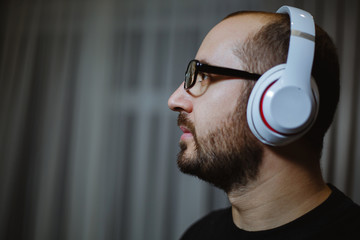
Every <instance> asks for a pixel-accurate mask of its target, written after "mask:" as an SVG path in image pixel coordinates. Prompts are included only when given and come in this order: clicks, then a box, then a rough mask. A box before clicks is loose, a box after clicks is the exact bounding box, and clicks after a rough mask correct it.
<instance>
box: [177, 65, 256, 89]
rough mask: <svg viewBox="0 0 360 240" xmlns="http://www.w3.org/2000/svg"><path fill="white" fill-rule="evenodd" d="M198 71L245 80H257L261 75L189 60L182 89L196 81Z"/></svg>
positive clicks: (190, 86) (191, 85)
mask: <svg viewBox="0 0 360 240" xmlns="http://www.w3.org/2000/svg"><path fill="white" fill-rule="evenodd" d="M199 72H204V73H213V74H217V75H223V76H230V77H238V78H242V79H246V80H254V81H256V80H258V79H259V78H260V77H261V75H260V74H256V73H249V72H246V71H241V70H237V69H232V68H225V67H217V66H211V65H208V64H204V63H201V62H200V61H198V60H195V59H194V60H191V61H190V62H189V65H188V67H187V69H186V72H185V81H184V89H185V90H189V89H190V88H192V87H193V86H194V85H195V83H196V78H197V75H198V73H199Z"/></svg>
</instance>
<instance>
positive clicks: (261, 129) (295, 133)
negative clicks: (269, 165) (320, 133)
mask: <svg viewBox="0 0 360 240" xmlns="http://www.w3.org/2000/svg"><path fill="white" fill-rule="evenodd" d="M285 67H286V64H280V65H277V66H275V67H273V68H271V69H269V70H268V71H267V72H265V73H264V74H263V75H262V76H261V78H260V79H259V80H258V82H257V83H256V84H255V86H254V88H253V90H252V92H251V95H250V98H249V102H248V106H247V121H248V125H249V127H250V130H251V131H252V133H253V134H254V135H255V136H256V137H257V138H258V139H259V140H260V141H262V142H263V143H265V144H268V145H273V146H281V145H285V144H287V143H289V142H292V141H294V140H296V139H298V138H299V137H301V136H302V135H303V134H305V133H306V132H307V130H308V129H309V128H310V127H311V126H312V124H313V123H314V121H315V119H316V115H317V112H318V103H319V93H318V90H317V86H316V83H315V81H314V80H312V83H311V86H312V90H311V91H309V93H307V92H306V91H303V90H302V89H299V88H297V87H294V86H291V85H286V83H287V81H284V80H283V79H281V77H282V76H283V73H284V70H285Z"/></svg>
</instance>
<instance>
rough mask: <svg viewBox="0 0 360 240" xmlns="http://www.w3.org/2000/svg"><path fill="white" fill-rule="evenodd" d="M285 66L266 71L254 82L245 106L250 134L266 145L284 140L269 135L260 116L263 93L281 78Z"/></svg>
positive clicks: (281, 65)
mask: <svg viewBox="0 0 360 240" xmlns="http://www.w3.org/2000/svg"><path fill="white" fill-rule="evenodd" d="M285 67H286V64H280V65H277V66H275V67H272V68H270V69H269V70H268V71H266V72H265V73H264V74H263V75H262V76H261V77H260V78H259V79H258V81H257V82H256V84H255V86H254V88H253V90H252V91H251V94H250V97H249V101H248V104H247V112H246V115H247V122H248V125H249V128H250V130H251V132H252V133H253V134H254V135H255V136H256V138H257V139H259V140H260V141H261V142H263V143H265V144H268V145H277V143H278V142H282V141H283V140H285V138H286V137H285V136H281V135H279V134H276V133H275V134H273V133H271V130H270V129H269V128H268V127H267V126H266V125H265V124H264V122H263V120H262V116H261V110H260V108H261V106H260V104H261V99H262V96H263V93H264V92H266V90H267V89H268V88H269V87H270V86H271V85H272V84H274V83H275V82H276V81H277V80H278V79H280V77H281V76H282V74H283V72H284V70H285Z"/></svg>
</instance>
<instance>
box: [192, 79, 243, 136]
mask: <svg viewBox="0 0 360 240" xmlns="http://www.w3.org/2000/svg"><path fill="white" fill-rule="evenodd" d="M241 89H242V84H241V82H240V81H237V80H236V82H235V80H234V81H232V80H228V81H223V82H219V83H216V84H214V85H211V86H210V87H209V89H208V91H207V92H206V94H204V95H203V96H202V97H204V98H202V99H201V98H199V99H198V100H199V101H198V104H197V105H196V106H194V108H195V109H194V110H195V111H194V116H195V128H196V132H197V134H198V135H199V136H200V135H204V134H207V133H208V132H211V131H214V130H215V129H217V128H219V127H220V126H221V123H222V122H223V120H224V119H226V118H227V116H229V115H230V114H232V113H233V112H234V110H235V108H236V106H237V100H238V98H239V96H240V94H241V92H242V91H241ZM200 100H201V101H200Z"/></svg>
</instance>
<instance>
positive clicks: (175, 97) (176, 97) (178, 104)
mask: <svg viewBox="0 0 360 240" xmlns="http://www.w3.org/2000/svg"><path fill="white" fill-rule="evenodd" d="M168 106H169V108H170V109H171V110H173V111H176V112H182V111H185V112H187V113H190V112H192V110H193V103H192V98H191V95H190V94H188V93H187V92H186V91H185V89H184V86H183V84H180V86H179V87H178V89H176V91H175V92H174V93H173V94H172V95H171V96H170V98H169V100H168Z"/></svg>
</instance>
